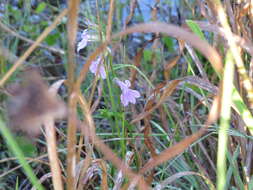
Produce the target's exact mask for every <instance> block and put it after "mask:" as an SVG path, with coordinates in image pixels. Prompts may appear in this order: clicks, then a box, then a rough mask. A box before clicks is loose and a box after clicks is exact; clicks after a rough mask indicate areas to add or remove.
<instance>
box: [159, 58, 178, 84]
mask: <svg viewBox="0 0 253 190" xmlns="http://www.w3.org/2000/svg"><path fill="white" fill-rule="evenodd" d="M179 58H180V56H176V57H174V58H172V59H171V60H169V61H166V63H165V64H164V71H163V75H164V78H165V80H166V81H168V80H169V79H170V72H171V69H172V68H173V67H174V66H175V65H176V64H177V62H178V60H179Z"/></svg>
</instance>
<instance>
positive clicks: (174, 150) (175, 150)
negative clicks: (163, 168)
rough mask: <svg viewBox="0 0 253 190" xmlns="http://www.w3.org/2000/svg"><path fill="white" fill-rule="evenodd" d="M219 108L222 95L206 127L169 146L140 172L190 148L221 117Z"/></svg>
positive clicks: (214, 102) (215, 103)
mask: <svg viewBox="0 0 253 190" xmlns="http://www.w3.org/2000/svg"><path fill="white" fill-rule="evenodd" d="M219 110H220V97H217V98H215V99H214V101H213V105H212V107H211V110H210V113H209V115H208V119H207V121H206V123H205V127H203V128H201V129H200V130H199V131H198V132H196V133H194V134H192V135H191V136H189V137H187V138H185V139H184V140H182V141H180V142H179V143H177V144H175V145H173V146H172V147H169V148H167V149H166V150H164V151H163V152H162V153H160V154H159V155H158V156H157V157H156V158H154V159H153V158H151V159H150V160H149V161H148V162H147V163H146V164H145V165H144V166H143V168H141V169H140V171H139V174H142V175H143V174H144V173H146V172H147V171H149V170H151V169H152V168H154V167H155V166H157V165H159V164H162V163H163V162H166V161H168V160H170V159H171V158H173V157H175V156H176V155H178V154H180V153H182V152H183V151H184V150H185V149H186V148H188V147H189V146H190V145H191V144H192V143H193V142H195V141H196V140H198V139H199V138H200V137H201V136H202V135H203V134H204V133H205V132H206V129H207V128H208V127H209V125H211V124H212V123H213V122H215V121H216V120H217V118H218V117H219Z"/></svg>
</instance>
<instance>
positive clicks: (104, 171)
mask: <svg viewBox="0 0 253 190" xmlns="http://www.w3.org/2000/svg"><path fill="white" fill-rule="evenodd" d="M99 165H100V168H101V170H102V181H101V188H100V189H102V190H107V189H109V188H108V183H107V169H106V163H105V161H104V160H100V161H99Z"/></svg>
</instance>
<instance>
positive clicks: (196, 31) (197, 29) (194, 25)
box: [186, 20, 205, 40]
mask: <svg viewBox="0 0 253 190" xmlns="http://www.w3.org/2000/svg"><path fill="white" fill-rule="evenodd" d="M186 24H187V25H188V26H189V28H190V29H191V30H192V31H193V33H194V34H196V35H198V36H199V37H200V38H201V39H202V40H205V35H204V33H203V32H202V30H201V29H200V27H199V25H198V24H197V23H196V22H194V21H193V20H186Z"/></svg>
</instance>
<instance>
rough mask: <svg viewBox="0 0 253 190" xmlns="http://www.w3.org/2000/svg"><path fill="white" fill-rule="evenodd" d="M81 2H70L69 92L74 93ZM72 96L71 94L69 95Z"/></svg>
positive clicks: (71, 0) (68, 25)
mask: <svg viewBox="0 0 253 190" xmlns="http://www.w3.org/2000/svg"><path fill="white" fill-rule="evenodd" d="M79 3H80V0H69V1H68V7H69V14H68V24H67V32H68V90H69V92H72V88H73V87H74V85H73V84H74V81H75V76H74V74H75V66H76V64H75V43H76V34H77V28H78V25H77V17H78V9H79ZM69 94H70V93H69Z"/></svg>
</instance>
